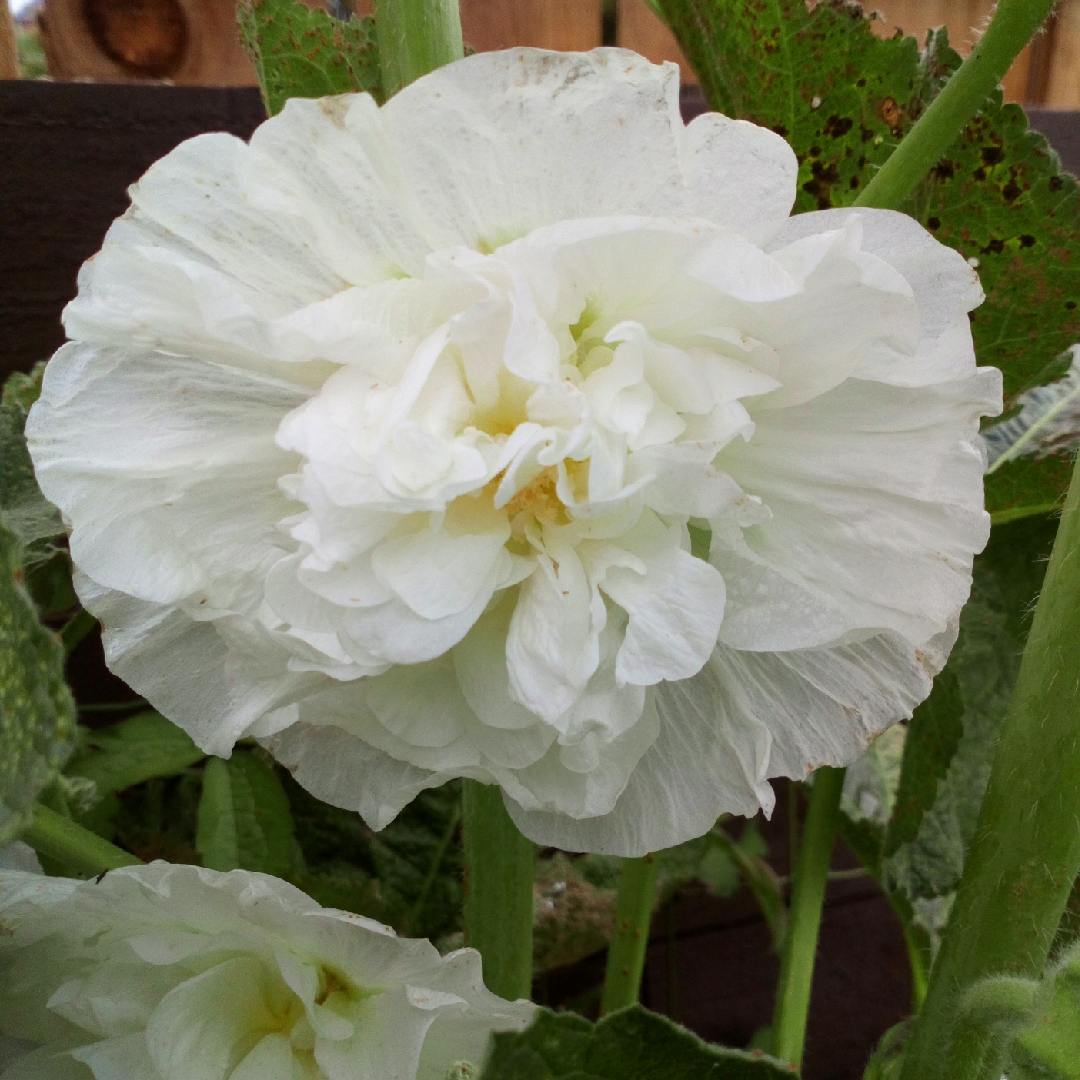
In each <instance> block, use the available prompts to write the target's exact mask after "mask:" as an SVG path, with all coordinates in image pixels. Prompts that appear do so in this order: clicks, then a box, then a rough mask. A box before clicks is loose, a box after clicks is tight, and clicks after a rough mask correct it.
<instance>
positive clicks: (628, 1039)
mask: <svg viewBox="0 0 1080 1080" xmlns="http://www.w3.org/2000/svg"><path fill="white" fill-rule="evenodd" d="M793 1075H794V1073H793V1072H792V1070H791V1067H790V1066H788V1065H786V1064H784V1063H782V1062H780V1061H777V1060H776V1059H775V1058H770V1057H767V1056H766V1055H764V1054H762V1053H760V1052H758V1051H755V1052H747V1051H744V1050H729V1049H726V1048H725V1047H720V1046H713V1045H710V1044H709V1043H706V1042H703V1041H702V1040H701V1039H699V1038H698V1037H697V1036H696V1035H694V1034H692V1033H691V1032H689V1031H687V1030H686V1029H685V1028H682V1027H679V1026H678V1025H677V1024H674V1023H672V1022H671V1021H670V1020H668V1019H667V1017H664V1016H658V1015H657V1014H656V1013H651V1012H649V1011H648V1010H647V1009H643V1008H641V1007H640V1006H638V1005H633V1006H631V1007H630V1008H628V1009H622V1010H620V1011H619V1012H616V1013H612V1014H611V1015H610V1016H608V1017H605V1018H604V1019H603V1020H601V1021H600V1022H599V1023H597V1024H592V1023H590V1022H589V1021H588V1020H585V1019H584V1018H583V1017H580V1016H577V1015H575V1014H573V1013H552V1012H548V1011H547V1010H546V1009H541V1010H540V1012H539V1013H538V1015H537V1018H536V1019H535V1020H534V1021H533V1023H532V1024H531V1025H530V1027H529V1028H528V1029H527V1030H526V1031H524V1032H520V1033H511V1032H500V1033H498V1034H496V1035H494V1036H493V1037H492V1042H491V1050H490V1051H489V1054H488V1060H487V1062H486V1064H485V1065H484V1068H483V1071H482V1072H481V1080H769V1078H779V1077H786V1078H788V1080H790V1078H791V1077H792V1076H793Z"/></svg>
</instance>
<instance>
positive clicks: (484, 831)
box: [462, 780, 536, 1001]
mask: <svg viewBox="0 0 1080 1080" xmlns="http://www.w3.org/2000/svg"><path fill="white" fill-rule="evenodd" d="M462 816H463V819H464V824H465V944H466V945H471V946H472V947H473V948H474V949H479V950H480V955H481V956H482V957H483V958H484V984H485V985H486V986H487V988H488V989H489V990H490V991H491V992H492V993H494V994H498V995H499V996H500V997H503V998H507V999H508V1000H509V1001H515V1000H516V999H518V998H527V997H530V996H531V993H532V954H533V877H534V873H535V868H536V845H535V844H533V842H532V841H531V840H526V839H525V837H524V836H522V835H521V833H519V832H518V830H517V826H516V825H515V824H514V823H513V822H512V821H511V820H510V815H509V814H508V813H507V812H506V807H505V806H504V805H503V799H502V791H500V790H499V788H498V787H494V786H491V785H487V784H481V783H479V782H477V781H476V780H466V781H464V784H463V790H462Z"/></svg>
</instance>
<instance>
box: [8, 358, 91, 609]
mask: <svg viewBox="0 0 1080 1080" xmlns="http://www.w3.org/2000/svg"><path fill="white" fill-rule="evenodd" d="M44 371H45V365H44V363H40V364H38V365H37V366H36V367H35V368H34V370H33V372H31V374H29V375H24V374H22V373H21V372H17V373H16V374H14V375H11V376H10V377H9V378H8V380H7V382H6V383H5V384H4V391H3V398H2V400H0V524H3V526H4V527H6V528H7V529H9V530H10V531H11V532H12V533H14V534H15V536H16V538H17V539H18V541H19V543H20V545H21V549H22V555H21V558H22V569H23V573H24V577H25V584H26V587H27V590H28V592H29V593H30V595H31V597H32V598H33V599H34V602H35V604H36V605H37V606H38V608H39V609H40V610H41V611H42V612H44V613H49V612H53V611H62V610H64V609H66V608H70V607H72V606H74V605H75V604H76V603H77V600H76V598H75V593H74V590H73V589H72V587H71V561H70V559H69V558H68V554H67V550H66V548H65V547H64V546H63V540H62V538H63V536H64V523H63V522H62V521H61V520H60V511H59V510H57V509H56V507H55V506H53V505H52V503H50V502H49V501H48V500H47V499H46V498H45V496H44V495H42V494H41V490H40V489H39V488H38V485H37V479H36V478H35V476H34V465H33V462H32V461H31V460H30V453H29V451H28V450H27V448H26V439H25V437H24V435H23V427H24V426H25V424H26V414H27V413H28V412H29V411H30V406H31V405H33V404H34V402H35V401H36V400H37V398H38V395H39V394H40V393H41V377H42V375H43V374H44Z"/></svg>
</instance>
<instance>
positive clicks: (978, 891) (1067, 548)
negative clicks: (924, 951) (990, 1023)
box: [902, 463, 1080, 1080]
mask: <svg viewBox="0 0 1080 1080" xmlns="http://www.w3.org/2000/svg"><path fill="white" fill-rule="evenodd" d="M1077 597H1080V463H1078V465H1077V466H1076V467H1074V470H1073V477H1072V484H1071V485H1070V487H1069V494H1068V498H1067V500H1066V502H1065V509H1064V510H1063V511H1062V515H1061V524H1060V525H1059V526H1058V533H1057V539H1056V540H1055V542H1054V550H1053V553H1052V554H1051V556H1050V565H1049V567H1048V568H1047V571H1046V579H1045V581H1044V583H1043V588H1042V593H1041V595H1040V597H1039V603H1038V605H1037V607H1036V608H1035V616H1034V619H1033V621H1032V626H1031V633H1030V634H1029V636H1028V642H1027V647H1026V648H1025V649H1024V657H1023V660H1022V661H1021V664H1020V672H1019V675H1018V676H1017V680H1016V689H1015V690H1014V691H1013V698H1012V703H1011V705H1010V707H1009V713H1008V715H1007V716H1006V718H1005V722H1004V725H1003V727H1002V731H1001V737H1000V742H999V744H998V751H997V756H996V757H995V759H994V765H993V769H992V770H991V773H990V782H989V784H988V786H987V789H986V796H985V797H984V799H983V802H982V806H981V808H980V810H979V819H978V824H977V826H976V830H975V836H974V838H973V839H972V842H971V851H970V852H969V854H968V857H967V862H966V864H965V865H964V873H963V877H962V878H961V880H960V887H959V889H958V891H957V894H956V901H955V903H954V904H953V908H952V913H951V915H950V918H949V924H948V928H947V930H946V933H945V937H944V940H943V942H942V945H941V951H940V952H939V953H938V957H937V960H936V961H935V963H934V967H933V969H932V971H931V973H930V985H929V987H928V988H927V993H926V1000H925V1002H924V1004H923V1008H922V1011H921V1012H920V1014H919V1017H918V1019H917V1021H916V1023H915V1028H914V1031H913V1032H912V1038H911V1042H910V1043H909V1046H908V1051H907V1054H906V1056H905V1060H904V1070H903V1073H902V1077H903V1080H931V1078H932V1077H944V1076H945V1075H946V1073H945V1071H944V1065H943V1062H944V1061H945V1055H944V1054H943V1053H942V1049H943V1048H944V1047H946V1046H947V1045H948V1041H949V1039H950V1035H951V1031H952V1027H953V1023H954V1020H955V1017H956V1009H957V1003H958V1001H959V998H960V995H962V994H964V993H965V991H967V990H969V989H970V988H971V987H972V986H973V985H975V984H976V983H977V982H979V981H980V980H981V979H984V978H985V977H987V976H989V975H1002V974H1005V975H1018V976H1021V977H1024V978H1037V977H1038V976H1039V975H1040V974H1041V972H1042V970H1043V967H1044V965H1045V964H1046V960H1047V956H1048V955H1049V952H1050V946H1051V944H1052V942H1053V940H1054V934H1055V932H1056V930H1057V928H1058V924H1059V923H1060V922H1061V917H1062V914H1063V913H1064V911H1065V905H1066V902H1067V901H1068V899H1069V893H1070V892H1071V890H1072V886H1073V882H1074V881H1075V880H1076V877H1077V872H1078V871H1080V828H1078V827H1077V823H1078V822H1080V783H1078V782H1077V777H1080V725H1078V724H1077V713H1078V711H1080V604H1078V603H1077ZM978 1068H979V1064H978V1062H976V1061H973V1060H968V1061H963V1060H959V1058H958V1057H954V1058H953V1059H951V1060H950V1062H949V1071H948V1077H949V1080H965V1078H967V1077H975V1076H978V1075H979V1073H978Z"/></svg>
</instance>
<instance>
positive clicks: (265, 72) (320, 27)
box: [237, 0, 382, 116]
mask: <svg viewBox="0 0 1080 1080" xmlns="http://www.w3.org/2000/svg"><path fill="white" fill-rule="evenodd" d="M237 17H238V19H239V21H240V36H241V38H242V39H243V42H244V47H245V48H246V49H247V52H248V55H249V56H250V57H251V61H252V63H253V64H254V65H255V71H256V73H257V74H258V76H259V85H260V87H262V93H263V101H264V102H265V103H266V111H267V112H268V113H269V114H270V115H271V116H274V115H275V114H276V113H279V112H281V110H282V108H283V107H284V105H285V102H286V101H287V100H288V99H289V98H291V97H307V98H321V97H329V96H332V95H334V94H348V93H353V92H355V91H358V90H366V91H367V92H368V93H370V94H372V95H373V96H374V97H375V98H376V100H382V90H381V88H380V85H379V78H380V72H379V56H378V49H377V46H376V44H375V24H374V22H373V21H372V19H370V18H365V19H349V21H348V22H342V21H341V20H340V19H335V18H332V17H331V16H330V15H327V14H326V13H325V12H324V11H320V10H317V9H315V8H309V7H305V6H304V5H303V4H300V3H296V2H295V0H245V2H244V3H241V4H240V6H239V7H238V9H237Z"/></svg>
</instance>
